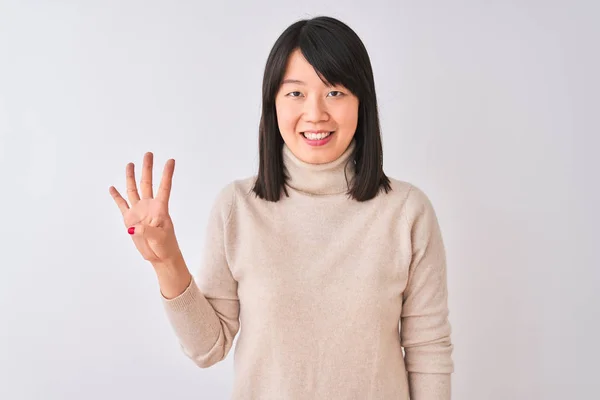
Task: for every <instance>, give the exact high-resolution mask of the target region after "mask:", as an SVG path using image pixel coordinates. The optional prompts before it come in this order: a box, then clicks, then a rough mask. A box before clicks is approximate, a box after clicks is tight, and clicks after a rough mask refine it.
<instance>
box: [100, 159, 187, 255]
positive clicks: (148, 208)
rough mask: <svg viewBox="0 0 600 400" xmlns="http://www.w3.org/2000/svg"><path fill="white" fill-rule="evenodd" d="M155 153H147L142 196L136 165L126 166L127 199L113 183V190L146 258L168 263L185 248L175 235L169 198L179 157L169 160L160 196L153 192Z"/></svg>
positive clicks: (129, 227) (158, 193)
mask: <svg viewBox="0 0 600 400" xmlns="http://www.w3.org/2000/svg"><path fill="white" fill-rule="evenodd" d="M153 159H154V156H153V154H152V153H151V152H148V153H146V154H145V155H144V163H143V166H142V178H141V180H140V188H141V197H140V193H138V189H137V185H136V182H135V171H134V164H133V163H129V164H127V166H126V169H125V178H126V184H127V198H128V199H129V203H127V201H126V200H125V199H124V198H123V197H122V196H121V194H120V193H119V192H118V190H117V189H116V188H115V187H114V186H111V187H110V188H109V193H110V194H111V196H112V197H113V199H114V200H115V203H116V204H117V206H118V207H119V210H121V214H122V215H123V221H124V222H125V226H126V228H127V230H128V232H129V234H130V235H131V237H132V239H133V243H135V246H136V248H137V249H138V251H139V252H140V254H141V255H142V257H143V258H144V259H145V260H147V261H150V262H151V263H152V264H153V265H154V264H163V263H168V262H170V261H172V260H176V259H179V258H180V257H181V251H180V248H179V245H178V243H177V238H176V236H175V230H174V227H173V221H172V220H171V217H170V215H169V197H170V195H171V185H172V181H173V171H174V170H175V160H173V159H170V160H168V161H167V162H166V164H165V167H164V171H163V175H162V179H161V182H160V186H159V188H158V192H157V193H156V197H154V194H153V185H152V166H153Z"/></svg>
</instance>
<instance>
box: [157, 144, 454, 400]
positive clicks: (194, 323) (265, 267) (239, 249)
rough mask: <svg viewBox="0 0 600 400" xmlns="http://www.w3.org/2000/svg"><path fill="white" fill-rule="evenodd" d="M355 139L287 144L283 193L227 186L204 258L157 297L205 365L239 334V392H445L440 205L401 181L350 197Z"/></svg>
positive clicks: (331, 397) (370, 395)
mask: <svg viewBox="0 0 600 400" xmlns="http://www.w3.org/2000/svg"><path fill="white" fill-rule="evenodd" d="M354 146H355V143H354V142H352V144H351V145H350V147H349V148H348V149H347V150H346V152H345V153H344V154H343V155H342V156H341V157H340V158H339V159H337V160H335V161H334V162H331V163H329V164H324V165H311V164H306V163H304V162H302V161H300V160H299V159H297V158H296V157H295V156H294V155H293V153H292V152H291V151H290V150H289V149H288V148H287V147H284V149H283V154H284V162H285V166H286V168H287V170H288V173H289V175H290V178H291V179H290V181H289V189H290V190H288V191H289V194H290V197H285V196H284V197H282V199H281V200H280V201H279V202H277V203H272V202H267V201H265V200H261V199H259V198H257V197H256V196H255V195H254V194H253V192H252V191H251V188H252V185H253V182H254V177H252V178H248V179H244V180H238V181H235V182H232V183H230V184H229V185H227V186H226V187H224V188H223V190H222V191H221V192H220V194H219V195H218V197H217V199H216V201H215V203H214V206H213V208H212V210H211V213H210V219H209V224H208V231H207V233H206V243H205V248H204V253H203V261H202V264H201V267H200V268H199V270H198V271H194V278H193V280H192V281H191V284H190V285H189V287H188V288H187V289H186V290H185V291H184V292H183V293H182V294H181V295H179V296H177V297H175V298H173V299H166V298H165V297H162V298H163V303H164V306H165V309H166V313H167V316H168V318H169V321H170V323H171V324H172V327H173V329H174V331H175V334H176V336H177V338H178V340H179V343H180V345H181V348H182V350H183V352H184V353H185V355H186V356H188V357H189V358H190V359H192V360H193V361H194V362H195V363H196V364H197V365H198V366H200V367H202V368H205V367H210V366H211V365H213V364H215V363H217V362H219V361H221V360H223V359H224V358H225V357H226V356H227V354H228V353H229V352H230V350H231V348H232V343H233V340H234V337H236V335H238V333H239V337H238V341H237V343H236V346H235V351H234V369H235V378H234V387H233V393H232V399H234V400H242V399H243V400H392V399H393V400H407V399H408V398H409V393H410V399H411V400H448V399H450V374H451V373H452V372H453V368H454V365H453V361H452V350H453V346H452V343H451V340H450V333H451V327H450V324H449V321H448V306H447V299H448V294H447V284H446V261H445V251H444V245H443V242H442V237H441V234H440V229H439V226H438V222H437V219H436V215H435V212H434V210H433V208H432V205H431V203H430V202H429V200H428V198H427V197H426V195H425V194H424V193H423V192H422V191H421V190H419V189H418V188H416V187H415V186H412V185H410V184H408V183H406V182H402V181H398V180H394V179H392V180H391V184H392V191H391V192H389V193H387V194H386V193H385V192H381V193H380V194H379V195H378V196H377V197H376V198H374V199H372V200H370V201H367V202H362V203H361V202H357V201H355V200H352V199H350V198H349V197H347V196H346V194H345V191H346V190H347V183H346V177H345V174H344V169H346V173H347V174H349V176H348V177H349V178H351V177H352V173H353V163H352V162H348V161H349V160H350V155H351V152H352V150H353V147H354ZM240 324H241V325H240ZM403 349H404V351H405V353H406V354H405V356H404V357H403V352H402V350H403ZM198 398H204V397H203V396H202V394H199V396H198Z"/></svg>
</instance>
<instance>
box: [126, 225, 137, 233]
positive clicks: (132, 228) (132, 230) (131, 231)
mask: <svg viewBox="0 0 600 400" xmlns="http://www.w3.org/2000/svg"><path fill="white" fill-rule="evenodd" d="M127 232H129V234H130V235H133V234H134V233H135V227H134V226H132V227H131V228H129V229H127Z"/></svg>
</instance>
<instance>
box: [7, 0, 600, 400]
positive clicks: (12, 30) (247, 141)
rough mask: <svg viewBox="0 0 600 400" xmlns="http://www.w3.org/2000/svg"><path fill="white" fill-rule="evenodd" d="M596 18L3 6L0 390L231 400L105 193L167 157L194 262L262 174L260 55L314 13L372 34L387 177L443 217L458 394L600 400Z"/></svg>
mask: <svg viewBox="0 0 600 400" xmlns="http://www.w3.org/2000/svg"><path fill="white" fill-rule="evenodd" d="M599 13H600V6H599V3H598V2H595V1H591V0H590V1H587V2H586V1H531V0H530V1H487V0H486V1H483V0H481V1H442V0H439V1H391V0H390V1H378V0H371V1H368V2H365V1H355V2H348V1H344V0H336V1H314V0H309V1H304V2H292V1H283V0H282V1H266V0H261V1H255V2H243V1H238V2H232V1H227V2H203V1H166V0H165V1H157V0H155V1H141V0H138V1H134V0H120V1H116V0H111V1H107V0H105V1H98V0H96V1H66V0H65V1H50V0H48V1H6V0H0V182H1V184H0V203H1V204H0V210H1V217H0V268H1V272H2V273H1V275H0V398H1V399H7V400H8V399H10V400H34V399H35V400H37V399H43V400H46V399H51V400H54V399H57V400H58V399H65V400H80V399H86V400H96V399H98V400H100V399H108V398H110V399H147V400H150V399H156V400H158V399H161V400H162V399H166V398H169V399H182V400H183V399H189V400H192V399H210V400H212V399H215V400H221V399H227V398H228V395H229V393H230V386H231V383H232V373H233V370H232V361H233V360H232V355H233V354H232V353H230V357H228V358H227V359H226V360H225V361H223V362H221V363H220V364H217V365H216V366H214V367H212V368H209V369H199V368H198V367H196V366H195V365H194V364H193V363H192V362H191V361H189V360H188V359H187V358H185V356H184V355H183V353H182V352H180V350H179V347H178V344H177V342H176V340H175V337H174V335H173V333H172V331H171V328H170V327H169V325H168V324H167V320H166V318H165V315H164V313H163V309H162V305H161V302H160V297H159V291H158V285H157V281H156V278H155V275H154V272H153V270H152V269H151V266H150V265H148V264H146V263H145V262H144V261H143V260H142V259H141V257H140V256H139V254H138V253H137V251H136V250H135V247H134V246H133V244H132V243H131V239H130V238H129V237H128V235H127V233H126V230H125V227H124V225H123V223H122V219H121V216H120V213H119V211H118V209H117V207H116V206H115V204H114V203H113V201H112V199H111V198H110V196H109V194H108V187H109V186H110V185H115V186H116V187H117V188H118V189H119V190H121V191H123V190H124V183H125V182H124V172H125V165H126V163H127V162H129V161H133V162H135V163H136V165H137V166H138V168H139V166H140V165H141V161H142V155H143V153H144V152H145V151H153V152H155V165H156V169H157V170H156V171H155V179H158V178H159V176H160V172H161V171H162V167H163V165H164V162H165V161H166V160H167V159H168V158H171V157H173V158H175V159H176V160H177V166H176V170H175V178H174V188H173V194H172V202H171V204H172V205H171V209H172V214H173V219H174V222H175V226H176V232H177V234H178V238H179V241H180V244H181V246H182V249H183V252H184V255H185V257H186V260H187V263H188V265H189V266H190V268H191V269H192V270H194V269H195V268H197V266H198V262H199V259H200V255H201V252H202V248H201V246H200V245H201V243H202V242H203V235H204V228H205V222H206V218H207V214H208V208H209V206H210V205H211V204H212V201H213V199H214V196H215V195H216V193H217V191H218V190H219V189H220V188H221V187H222V186H224V185H225V184H226V183H228V182H229V181H231V180H233V179H238V178H243V177H247V176H250V175H253V174H254V173H255V172H256V168H257V154H258V150H257V128H258V119H259V113H260V93H261V80H262V73H263V67H264V63H265V61H266V57H267V54H268V52H269V50H270V48H271V46H272V45H273V43H274V41H275V39H276V38H277V37H278V36H279V34H280V33H281V32H282V31H283V29H285V28H286V27H287V26H288V25H290V24H291V23H293V22H294V21H296V20H297V19H300V18H304V17H313V16H317V15H330V16H334V17H337V18H340V19H341V20H342V21H344V22H346V23H348V24H349V25H350V26H351V27H352V28H353V29H355V31H356V32H357V33H358V34H359V36H360V37H361V38H362V39H363V41H364V43H365V45H366V47H367V49H368V51H369V54H370V56H371V60H372V63H373V68H374V72H375V80H376V87H377V91H378V99H379V104H380V113H381V122H382V129H383V141H384V164H385V169H386V172H387V173H388V174H389V175H390V176H393V177H395V178H399V179H403V180H407V181H410V182H412V183H414V184H416V185H418V186H419V187H421V188H422V189H423V190H424V191H425V192H426V193H427V194H428V195H429V196H430V198H431V200H432V202H433V204H434V207H435V208H436V211H437V213H438V216H439V220H440V224H441V226H442V230H443V233H444V238H445V242H446V246H447V253H448V274H449V275H448V280H449V290H450V320H451V323H452V326H453V342H454V345H455V352H454V360H455V363H456V373H455V374H454V377H453V398H454V399H460V400H507V399H511V400H512V399H519V400H532V399H543V400H558V399H592V398H597V396H598V392H599V391H600V383H599V380H598V377H597V375H598V372H599V371H600V370H599V368H598V363H599V360H600V345H599V339H598V338H599V337H600V323H599V320H600V300H599V299H598V295H597V290H598V289H599V287H600V257H599V256H598V249H597V247H598V245H599V239H600V237H599V236H600V235H599V233H598V226H600V225H599V224H600V220H599V219H600V218H599V216H600V215H599V214H600V213H599V212H598V205H599V204H600V194H599V193H600V191H599V189H598V186H597V185H598V182H599V179H598V177H599V172H600V163H599V161H598V159H597V158H596V157H597V153H598V147H599V145H600V141H599V139H598V135H599V134H600V129H599V128H600V124H599V123H598V115H599V111H600V101H599V97H598V93H600V84H599V82H600V80H599V78H598V71H600V57H599V55H598V54H599V53H598V42H599V39H600V28H599V24H598V15H599ZM138 171H139V169H138ZM192 272H194V271H192ZM307 340H308V339H307ZM282 400H286V399H282ZM357 400H368V399H357ZM416 400H418V399H416Z"/></svg>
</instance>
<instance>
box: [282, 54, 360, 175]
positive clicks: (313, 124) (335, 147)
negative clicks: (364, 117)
mask: <svg viewBox="0 0 600 400" xmlns="http://www.w3.org/2000/svg"><path fill="white" fill-rule="evenodd" d="M358 105H359V101H358V98H357V97H356V96H355V95H354V94H352V93H351V92H350V91H349V90H348V89H346V88H345V87H343V86H330V87H328V86H327V85H325V83H323V81H321V79H320V78H319V76H318V75H317V73H316V71H315V70H314V68H313V66H312V65H310V64H309V63H308V61H306V59H305V58H304V56H303V55H302V53H301V52H300V50H295V51H294V52H293V53H292V54H291V55H290V57H289V59H288V63H287V67H286V71H285V75H284V77H283V83H282V85H281V87H280V89H279V91H278V93H277V96H276V98H275V108H276V110H277V122H278V125H279V131H280V132H281V136H282V137H283V140H284V142H285V143H286V145H287V146H288V147H289V148H290V150H291V151H292V153H294V155H295V156H296V157H298V158H299V159H300V160H302V161H304V162H307V163H310V164H323V163H328V162H331V161H334V160H336V159H337V158H339V157H340V156H341V155H342V153H343V152H344V151H345V150H346V149H347V148H348V145H349V144H350V142H351V141H352V138H353V137H354V132H355V131H356V126H357V124H358Z"/></svg>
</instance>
